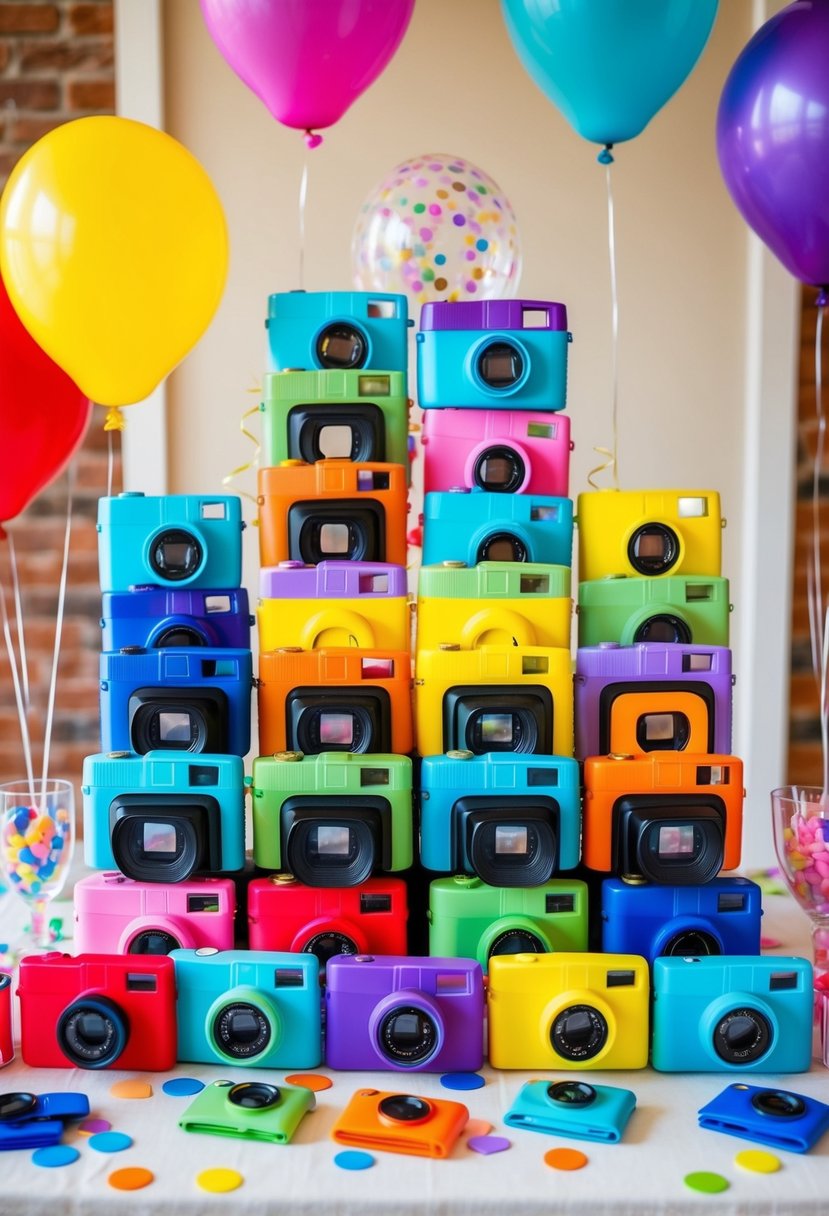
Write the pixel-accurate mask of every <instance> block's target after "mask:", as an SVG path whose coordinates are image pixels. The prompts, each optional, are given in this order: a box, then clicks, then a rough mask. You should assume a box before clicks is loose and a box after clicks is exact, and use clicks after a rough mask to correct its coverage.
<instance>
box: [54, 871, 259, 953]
mask: <svg viewBox="0 0 829 1216" xmlns="http://www.w3.org/2000/svg"><path fill="white" fill-rule="evenodd" d="M235 916H236V887H235V885H234V883H233V881H232V879H230V878H202V879H194V880H192V881H190V882H177V883H157V882H134V881H133V879H131V878H125V877H124V875H123V874H119V873H117V872H116V871H107V872H105V873H103V874H90V875H89V876H88V877H87V878H83V879H81V881H80V882H79V883H77V884H76V886H75V944H76V946H77V949H78V952H79V953H80V954H169V953H170V951H171V950H181V949H184V950H198V949H200V948H202V947H204V946H212V947H213V948H214V949H216V950H232V949H233V945H234V940H233V922H234V919H235Z"/></svg>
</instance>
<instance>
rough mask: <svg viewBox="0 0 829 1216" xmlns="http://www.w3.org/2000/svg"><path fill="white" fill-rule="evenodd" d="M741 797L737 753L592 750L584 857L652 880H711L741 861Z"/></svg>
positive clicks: (593, 864)
mask: <svg viewBox="0 0 829 1216" xmlns="http://www.w3.org/2000/svg"><path fill="white" fill-rule="evenodd" d="M744 797H745V790H744V789H743V764H742V761H741V760H738V759H737V758H736V757H735V756H720V755H712V754H709V753H706V752H701V753H697V754H696V755H689V754H688V753H687V752H649V753H648V754H647V755H644V756H619V755H611V756H589V757H588V758H587V759H586V760H585V762H584V807H583V812H582V861H583V862H584V864H585V865H586V866H587V867H588V869H591V870H601V871H604V872H608V871H610V872H612V873H613V874H618V875H623V874H630V875H639V876H640V877H642V878H644V879H646V880H647V881H649V882H655V883H669V884H673V885H690V884H693V885H697V884H699V883H704V882H709V881H710V880H711V879H712V878H714V877H715V875H716V874H717V873H718V872H719V871H720V870H723V869H725V870H733V869H735V867H736V866H738V865H739V864H740V850H741V843H742V827H743V798H744Z"/></svg>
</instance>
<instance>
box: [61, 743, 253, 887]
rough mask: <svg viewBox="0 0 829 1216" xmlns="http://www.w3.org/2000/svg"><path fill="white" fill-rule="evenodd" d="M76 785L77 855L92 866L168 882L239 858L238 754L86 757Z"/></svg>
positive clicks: (228, 866) (241, 794)
mask: <svg viewBox="0 0 829 1216" xmlns="http://www.w3.org/2000/svg"><path fill="white" fill-rule="evenodd" d="M82 792H83V822H84V860H85V861H86V864H87V865H88V866H90V867H91V868H92V869H93V870H120V871H121V873H122V874H126V875H127V877H128V878H135V879H137V880H139V881H142V882H168V883H169V882H182V881H183V880H184V879H186V878H191V877H192V876H193V875H195V874H218V873H229V872H233V871H236V870H241V869H242V867H243V866H244V864H245V766H244V763H243V762H242V759H241V757H239V756H209V755H201V756H199V757H198V758H195V757H192V756H186V755H181V753H175V752H149V753H148V754H147V755H146V756H134V755H130V754H129V753H128V752H121V753H119V754H116V755H108V756H107V755H99V756H87V758H86V760H84V764H83V789H82Z"/></svg>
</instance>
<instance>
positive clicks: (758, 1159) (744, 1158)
mask: <svg viewBox="0 0 829 1216" xmlns="http://www.w3.org/2000/svg"><path fill="white" fill-rule="evenodd" d="M734 1164H735V1165H739V1167H740V1169H741V1170H750V1171H751V1173H752V1174H776V1173H777V1171H778V1170H779V1169H780V1168H781V1165H782V1163H781V1161H780V1158H779V1157H775V1155H774V1153H766V1152H763V1150H762V1149H760V1148H745V1149H743V1150H742V1152H740V1153H737V1155H736V1156H735V1158H734Z"/></svg>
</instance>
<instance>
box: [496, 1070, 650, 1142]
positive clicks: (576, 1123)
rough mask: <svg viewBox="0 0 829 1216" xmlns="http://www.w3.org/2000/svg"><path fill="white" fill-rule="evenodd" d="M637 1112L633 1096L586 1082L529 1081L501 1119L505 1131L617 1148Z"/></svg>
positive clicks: (622, 1091) (629, 1093)
mask: <svg viewBox="0 0 829 1216" xmlns="http://www.w3.org/2000/svg"><path fill="white" fill-rule="evenodd" d="M635 1108H636V1094H635V1093H633V1092H632V1091H631V1090H629V1089H620V1088H619V1087H618V1086H617V1085H588V1084H587V1082H586V1081H553V1082H552V1083H551V1082H549V1081H528V1082H527V1083H526V1085H524V1086H523V1087H522V1089H521V1092H520V1093H519V1095H518V1097H517V1098H516V1099H515V1101H514V1102H513V1104H512V1106H511V1107H510V1109H509V1110H508V1111H507V1113H506V1114H505V1115H504V1122H505V1123H506V1125H507V1126H508V1127H518V1128H521V1129H522V1130H524V1131H528V1132H543V1133H544V1134H545V1135H547V1136H563V1137H564V1138H565V1139H567V1140H598V1141H599V1142H600V1143H602V1144H618V1143H619V1141H620V1140H621V1139H622V1136H623V1134H624V1130H625V1128H626V1127H627V1123H628V1119H629V1118H630V1116H631V1115H632V1114H633V1112H634V1110H635Z"/></svg>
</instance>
